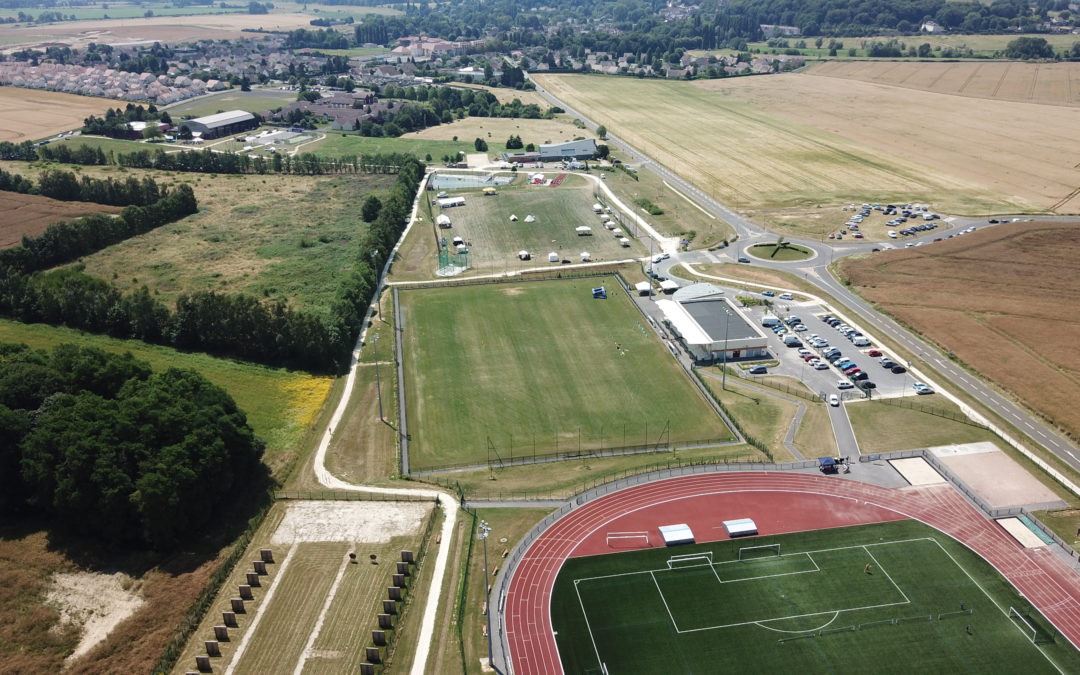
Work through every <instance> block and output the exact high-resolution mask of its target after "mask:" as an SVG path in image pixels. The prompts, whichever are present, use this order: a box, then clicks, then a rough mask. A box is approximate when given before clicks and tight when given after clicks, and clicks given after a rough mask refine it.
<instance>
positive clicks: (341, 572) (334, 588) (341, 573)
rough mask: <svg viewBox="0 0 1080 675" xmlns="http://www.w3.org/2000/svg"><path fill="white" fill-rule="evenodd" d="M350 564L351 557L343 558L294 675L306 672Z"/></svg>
mask: <svg viewBox="0 0 1080 675" xmlns="http://www.w3.org/2000/svg"><path fill="white" fill-rule="evenodd" d="M349 562H350V561H349V556H347V555H346V556H343V557H342V559H341V567H339V568H338V573H337V576H336V577H334V583H333V584H331V585H330V590H329V591H328V592H327V593H326V601H325V602H323V606H322V611H321V612H319V618H318V619H316V620H315V627H314V628H312V629H311V634H310V635H309V636H308V641H307V644H306V645H304V651H302V652H300V658H299V659H297V661H296V668H294V669H293V675H301V673H303V672H304V666H305V665H306V664H307V660H308V657H309V656H311V649H312V647H314V646H315V640H317V639H318V638H319V633H320V632H322V627H323V622H324V621H326V613H327V612H328V611H330V605H332V604H333V603H334V598H335V597H336V596H337V592H338V587H339V586H341V580H342V579H343V578H344V577H345V570H346V568H348V566H349Z"/></svg>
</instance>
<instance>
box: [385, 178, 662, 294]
mask: <svg viewBox="0 0 1080 675" xmlns="http://www.w3.org/2000/svg"><path fill="white" fill-rule="evenodd" d="M545 175H547V176H548V177H549V178H554V177H555V176H556V175H557V172H548V173H547V174H545ZM498 192H499V193H498V194H497V195H495V196H482V195H481V194H480V191H479V190H457V191H453V192H452V194H454V195H465V199H466V202H465V206H455V207H452V208H448V209H445V210H443V211H440V209H439V208H438V207H431V209H430V212H429V213H430V215H426V216H425V220H424V223H420V224H417V226H414V228H413V230H412V231H411V232H410V233H409V238H408V239H407V240H406V242H405V244H404V245H403V247H402V256H403V258H404V259H405V260H404V261H403V262H404V264H403V265H402V269H401V270H400V274H399V275H398V277H399V278H406V277H407V276H409V275H408V272H409V271H415V272H416V273H417V274H416V276H417V277H418V278H432V277H433V275H434V272H435V270H436V269H437V268H438V259H437V242H436V239H435V237H436V236H438V237H440V238H445V239H446V241H447V243H448V244H450V245H451V247H452V244H453V238H454V237H461V238H462V239H464V240H465V241H466V242H468V246H469V259H468V262H469V271H468V274H491V273H495V272H509V271H515V272H518V271H525V270H534V269H538V268H542V267H550V266H551V265H553V264H555V265H558V264H559V263H552V262H550V261H549V260H548V254H549V253H552V252H554V253H558V254H559V259H560V260H563V259H567V260H572V261H573V262H575V263H578V262H581V253H583V252H587V253H589V254H590V256H591V259H592V260H593V261H595V262H599V261H604V260H625V259H628V258H636V257H639V256H641V255H643V254H644V253H645V252H646V251H645V250H644V249H643V247H642V246H641V244H639V243H638V242H637V241H636V240H634V239H633V238H632V236H633V230H632V229H631V231H630V232H629V233H625V232H624V235H625V236H626V237H627V238H630V239H631V244H630V246H629V247H624V246H623V245H622V244H620V243H619V241H618V239H619V238H618V237H617V236H615V235H614V234H612V233H611V231H608V230H606V229H604V227H603V225H602V224H601V222H600V217H599V216H598V215H596V214H595V213H593V211H592V205H593V203H594V199H593V192H592V189H591V184H589V183H587V181H586V180H585V179H584V178H581V177H578V176H567V178H566V180H565V181H564V182H563V183H562V184H560V185H559V186H558V187H546V186H536V185H524V184H523V178H518V179H517V181H516V182H515V183H513V184H511V185H507V186H500V187H499V188H498ZM429 194H431V195H432V196H433V197H434V193H429ZM440 212H441V213H444V214H445V215H447V216H449V217H450V220H451V223H452V224H453V225H452V227H449V228H436V227H435V226H434V224H433V223H432V220H433V219H434V217H435V216H437V215H438V214H439V213H440ZM511 215H515V216H517V218H518V220H517V221H516V222H511V221H510V216H511ZM528 216H533V217H534V218H535V219H536V221H535V222H532V223H527V222H525V219H526V218H527V217H528ZM581 225H586V226H589V227H591V228H592V236H578V234H577V232H575V228H576V227H578V226H581ZM519 251H528V252H529V253H530V254H531V256H532V259H531V260H527V261H523V260H520V259H518V252H519Z"/></svg>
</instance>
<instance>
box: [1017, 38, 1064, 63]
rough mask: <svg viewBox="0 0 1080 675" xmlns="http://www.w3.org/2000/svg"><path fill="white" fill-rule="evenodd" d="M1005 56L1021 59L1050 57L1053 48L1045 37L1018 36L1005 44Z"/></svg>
mask: <svg viewBox="0 0 1080 675" xmlns="http://www.w3.org/2000/svg"><path fill="white" fill-rule="evenodd" d="M1005 58H1008V59H1021V60H1024V61H1027V60H1030V59H1052V58H1054V49H1053V48H1052V47H1051V46H1050V43H1049V42H1047V41H1046V39H1045V38H1034V37H1020V38H1016V39H1015V40H1013V41H1012V42H1010V43H1009V44H1007V45H1006V46H1005Z"/></svg>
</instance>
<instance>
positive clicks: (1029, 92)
mask: <svg viewBox="0 0 1080 675" xmlns="http://www.w3.org/2000/svg"><path fill="white" fill-rule="evenodd" d="M807 74H808V75H815V76H818V77H832V78H837V79H842V80H858V81H861V82H872V83H875V84H887V85H891V86H895V87H904V88H906V89H919V90H922V91H932V92H935V93H938V94H955V95H957V96H970V97H974V98H987V99H998V100H1002V101H1020V102H1024V103H1044V104H1048V105H1069V106H1072V105H1075V106H1080V63H1078V62H1071V63H1070V62H1064V63H1016V62H1012V61H987V62H983V63H979V62H972V61H964V62H951V63H949V62H944V63H927V62H925V61H895V62H889V61H884V62H883V61H829V62H827V63H822V64H821V65H818V66H816V67H814V68H811V69H810V70H809V71H807Z"/></svg>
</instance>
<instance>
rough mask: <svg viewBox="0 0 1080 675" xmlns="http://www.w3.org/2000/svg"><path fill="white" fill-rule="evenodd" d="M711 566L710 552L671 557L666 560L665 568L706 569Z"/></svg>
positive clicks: (711, 556) (711, 557)
mask: <svg viewBox="0 0 1080 675" xmlns="http://www.w3.org/2000/svg"><path fill="white" fill-rule="evenodd" d="M712 564H713V555H712V551H702V552H701V553H686V554H683V555H673V556H671V557H670V558H668V561H667V566H668V569H669V570H681V569H686V568H687V567H706V566H711V565H712Z"/></svg>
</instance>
